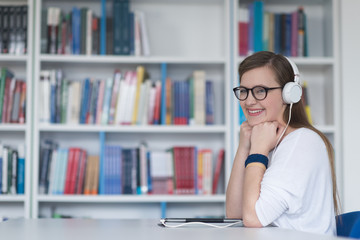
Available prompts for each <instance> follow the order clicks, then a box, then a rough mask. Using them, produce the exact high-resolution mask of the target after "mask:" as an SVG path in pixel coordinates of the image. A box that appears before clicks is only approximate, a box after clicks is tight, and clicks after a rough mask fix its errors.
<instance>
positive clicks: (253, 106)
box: [240, 67, 286, 126]
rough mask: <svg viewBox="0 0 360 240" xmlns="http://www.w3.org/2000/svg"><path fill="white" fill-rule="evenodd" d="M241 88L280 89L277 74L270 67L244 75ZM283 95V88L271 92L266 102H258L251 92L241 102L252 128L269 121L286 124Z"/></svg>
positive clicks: (268, 93) (257, 69)
mask: <svg viewBox="0 0 360 240" xmlns="http://www.w3.org/2000/svg"><path fill="white" fill-rule="evenodd" d="M240 86H242V87H246V88H253V87H255V86H263V87H268V88H273V87H280V85H279V83H278V82H277V81H276V78H275V74H274V73H273V71H272V70H271V69H270V68H269V67H259V68H255V69H252V70H250V71H248V72H246V73H244V74H243V75H242V77H241V83H240ZM281 93H282V89H281V88H279V89H274V90H269V91H268V92H267V96H266V98H265V99H264V100H256V99H255V98H254V96H253V95H252V93H251V91H249V93H248V97H247V99H246V100H244V101H240V105H241V108H242V109H243V111H244V114H245V117H246V119H247V121H248V123H249V125H250V126H255V125H257V124H259V123H263V122H268V121H278V122H279V123H280V124H284V122H283V113H284V110H285V108H286V104H284V102H283V100H282V96H281Z"/></svg>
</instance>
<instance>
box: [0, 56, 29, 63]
mask: <svg viewBox="0 0 360 240" xmlns="http://www.w3.org/2000/svg"><path fill="white" fill-rule="evenodd" d="M27 58H28V56H27V55H13V54H0V61H8V62H26V60H27Z"/></svg>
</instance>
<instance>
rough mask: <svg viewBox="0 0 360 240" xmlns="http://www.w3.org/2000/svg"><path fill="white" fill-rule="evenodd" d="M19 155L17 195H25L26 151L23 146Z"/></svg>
mask: <svg viewBox="0 0 360 240" xmlns="http://www.w3.org/2000/svg"><path fill="white" fill-rule="evenodd" d="M18 153H19V157H18V160H17V161H18V162H17V172H16V193H17V194H24V190H25V149H24V146H23V145H20V146H19V149H18ZM0 165H1V164H0ZM0 172H1V171H0Z"/></svg>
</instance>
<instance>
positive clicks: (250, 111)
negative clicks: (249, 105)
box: [248, 109, 264, 116]
mask: <svg viewBox="0 0 360 240" xmlns="http://www.w3.org/2000/svg"><path fill="white" fill-rule="evenodd" d="M263 111H264V110H263V109H259V110H248V113H249V115H250V116H257V115H259V114H260V113H262V112H263Z"/></svg>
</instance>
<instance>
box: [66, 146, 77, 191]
mask: <svg viewBox="0 0 360 240" xmlns="http://www.w3.org/2000/svg"><path fill="white" fill-rule="evenodd" d="M74 162H75V148H69V155H68V164H67V168H66V178H65V187H64V194H71V191H70V185H71V173H72V169H73V165H74Z"/></svg>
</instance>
